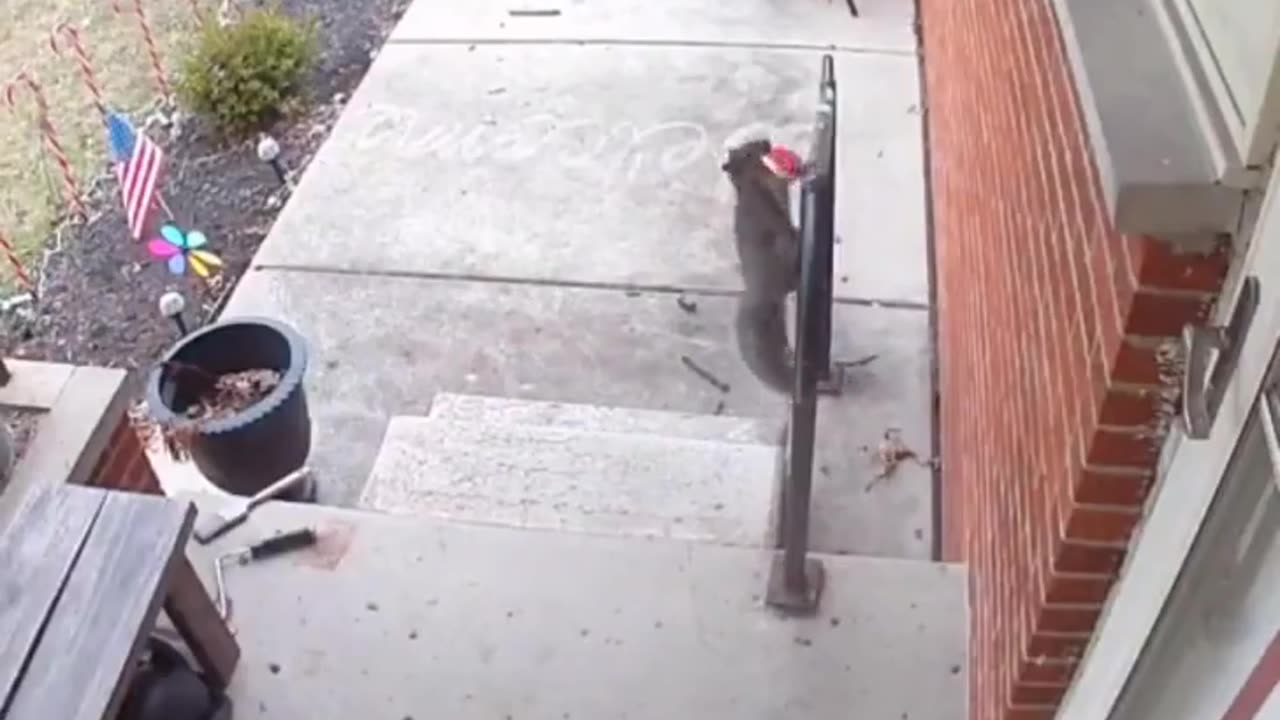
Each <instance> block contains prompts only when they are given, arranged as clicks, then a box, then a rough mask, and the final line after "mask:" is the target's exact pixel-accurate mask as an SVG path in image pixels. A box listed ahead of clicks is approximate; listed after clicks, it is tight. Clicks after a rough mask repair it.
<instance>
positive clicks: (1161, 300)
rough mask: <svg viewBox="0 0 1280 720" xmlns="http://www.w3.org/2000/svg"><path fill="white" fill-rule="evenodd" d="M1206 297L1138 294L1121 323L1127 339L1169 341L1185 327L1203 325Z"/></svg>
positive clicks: (1144, 292) (1207, 301) (1208, 306)
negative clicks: (1146, 337)
mask: <svg viewBox="0 0 1280 720" xmlns="http://www.w3.org/2000/svg"><path fill="white" fill-rule="evenodd" d="M1212 303H1213V298H1212V297H1211V296H1207V295H1198V294H1197V295H1180V294H1179V295H1174V294H1168V293H1152V292H1148V291H1145V290H1144V291H1140V292H1138V293H1137V294H1135V295H1134V296H1133V306H1132V307H1131V308H1130V309H1129V318H1128V321H1127V322H1126V323H1125V333H1126V334H1128V335H1149V336H1156V337H1159V336H1168V337H1173V336H1176V335H1178V334H1179V333H1181V332H1182V328H1183V326H1184V325H1186V324H1187V323H1199V322H1203V321H1204V319H1205V317H1206V316H1207V315H1208V312H1209V308H1210V307H1211V306H1212Z"/></svg>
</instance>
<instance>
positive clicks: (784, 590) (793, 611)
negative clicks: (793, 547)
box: [764, 550, 827, 616]
mask: <svg viewBox="0 0 1280 720" xmlns="http://www.w3.org/2000/svg"><path fill="white" fill-rule="evenodd" d="M785 557H786V553H785V552H784V551H782V550H779V551H777V552H775V553H774V554H773V562H772V563H771V564H770V566H769V586H768V588H767V589H766V590H765V595H764V601H765V604H767V605H768V606H769V607H771V608H774V609H775V610H778V611H780V612H783V613H785V614H787V615H795V616H807V615H814V614H816V613H817V612H818V603H819V601H820V600H821V599H822V587H823V584H824V583H825V582H826V577H827V575H826V571H825V570H824V569H823V567H822V562H821V561H819V560H818V559H817V558H805V561H804V579H805V582H804V587H802V588H792V587H788V586H787V570H786V560H785Z"/></svg>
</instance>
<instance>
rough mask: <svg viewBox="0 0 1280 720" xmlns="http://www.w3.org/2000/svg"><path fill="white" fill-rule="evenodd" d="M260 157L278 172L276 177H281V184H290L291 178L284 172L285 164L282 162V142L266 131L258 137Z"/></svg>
mask: <svg viewBox="0 0 1280 720" xmlns="http://www.w3.org/2000/svg"><path fill="white" fill-rule="evenodd" d="M258 159H259V160H261V161H262V162H264V163H266V164H268V165H270V166H271V169H272V170H274V171H275V173H276V177H277V178H279V179H280V184H281V185H288V184H289V178H288V176H287V175H285V172H284V165H283V164H281V163H280V143H278V142H276V139H275V138H273V137H271V136H270V135H267V134H266V133H263V134H262V135H261V136H260V137H259V138H258Z"/></svg>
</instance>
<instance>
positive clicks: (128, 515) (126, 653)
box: [5, 492, 195, 720]
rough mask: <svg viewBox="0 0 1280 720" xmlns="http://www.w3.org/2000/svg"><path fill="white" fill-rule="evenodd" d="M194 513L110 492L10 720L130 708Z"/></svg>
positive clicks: (97, 719)
mask: <svg viewBox="0 0 1280 720" xmlns="http://www.w3.org/2000/svg"><path fill="white" fill-rule="evenodd" d="M194 518H195V507H194V506H193V505H191V504H190V503H179V502H174V501H172V500H168V499H166V498H162V497H155V496H147V495H141V494H137V493H126V492H111V493H109V494H108V495H107V499H106V501H105V502H104V503H103V505H102V510H101V512H100V513H99V514H98V519H97V522H95V523H94V526H93V529H92V530H91V531H90V533H89V537H88V539H87V540H86V541H85V544H84V549H83V550H82V551H81V553H80V558H79V560H78V562H77V563H76V567H75V570H74V571H73V572H72V573H71V577H70V578H69V579H68V581H67V583H66V587H65V589H64V590H63V592H62V597H61V599H60V600H59V602H58V605H57V607H56V608H55V610H54V613H53V615H52V616H51V617H50V618H49V621H48V625H47V627H46V629H45V632H44V635H43V637H42V638H41V640H40V646H39V647H38V648H37V649H36V652H35V654H34V655H33V656H32V658H31V662H30V666H29V668H28V671H27V673H26V676H25V678H24V680H23V682H22V684H21V685H20V686H19V687H18V692H17V693H16V695H15V696H14V698H13V701H12V703H11V705H10V708H9V714H8V715H7V716H6V718H5V720H51V719H52V718H58V720H103V718H112V717H114V716H115V714H116V712H117V711H118V709H119V707H120V703H121V702H122V701H123V699H124V694H125V690H126V689H127V687H128V683H129V679H130V678H131V677H132V675H133V670H134V662H135V660H136V658H137V657H138V654H139V653H140V652H141V649H142V645H143V643H144V642H145V640H146V637H147V631H149V630H150V629H151V628H152V627H154V625H155V620H156V614H157V613H158V612H159V611H160V604H161V601H162V600H163V590H164V587H165V584H166V581H167V579H168V576H169V574H170V572H171V569H172V566H173V564H174V562H175V561H176V559H177V558H181V557H182V549H183V548H184V547H185V546H186V540H187V537H188V536H189V535H190V533H191V524H192V521H193V520H194Z"/></svg>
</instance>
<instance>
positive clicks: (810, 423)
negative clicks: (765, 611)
mask: <svg viewBox="0 0 1280 720" xmlns="http://www.w3.org/2000/svg"><path fill="white" fill-rule="evenodd" d="M835 101H836V88H835V69H834V61H833V60H832V58H831V56H830V55H827V56H824V57H823V59H822V83H821V87H820V96H819V108H818V119H817V125H816V128H815V136H814V146H813V150H812V153H811V155H810V161H809V172H808V174H807V177H806V178H805V181H804V186H803V189H802V194H801V207H800V284H799V291H798V293H797V298H796V375H795V386H794V387H793V388H792V392H791V423H790V427H789V430H790V432H789V439H788V442H787V448H786V450H787V462H786V465H785V468H786V473H787V474H786V477H785V478H783V482H782V498H781V503H780V504H781V511H782V513H781V514H782V526H781V528H780V537H781V541H782V551H781V552H780V553H778V554H776V555H775V557H774V562H773V568H772V571H771V572H770V576H769V587H768V591H767V593H766V600H767V601H768V603H769V604H770V605H772V606H774V607H776V608H779V609H781V610H784V611H787V612H791V613H796V614H810V613H813V612H816V611H817V608H818V602H819V600H820V598H821V595H822V584H823V576H824V573H823V568H822V564H821V563H820V562H818V561H817V560H816V559H814V558H810V557H808V552H809V510H810V507H809V506H810V502H811V499H812V498H811V496H812V491H813V456H814V450H815V447H816V443H817V417H818V387H819V384H820V383H821V382H822V381H823V380H824V379H825V378H827V377H829V375H830V372H831V371H830V368H831V306H832V294H833V278H832V274H833V267H832V265H833V262H834V255H835V252H834V246H835V180H834V178H835V120H836V104H835Z"/></svg>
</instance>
